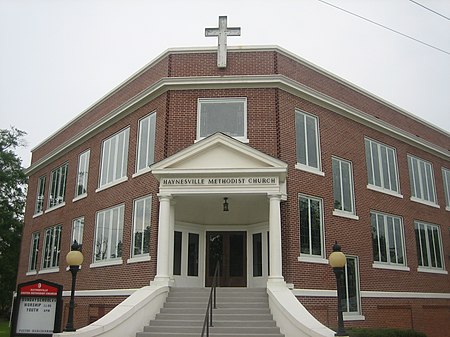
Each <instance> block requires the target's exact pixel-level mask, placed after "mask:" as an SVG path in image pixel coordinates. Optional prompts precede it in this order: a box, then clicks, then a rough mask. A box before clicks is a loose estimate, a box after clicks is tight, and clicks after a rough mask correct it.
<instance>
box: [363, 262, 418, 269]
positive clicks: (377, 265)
mask: <svg viewBox="0 0 450 337" xmlns="http://www.w3.org/2000/svg"><path fill="white" fill-rule="evenodd" d="M372 268H377V269H389V270H398V271H411V269H410V268H409V267H408V266H402V265H395V264H382V263H377V262H374V263H372Z"/></svg>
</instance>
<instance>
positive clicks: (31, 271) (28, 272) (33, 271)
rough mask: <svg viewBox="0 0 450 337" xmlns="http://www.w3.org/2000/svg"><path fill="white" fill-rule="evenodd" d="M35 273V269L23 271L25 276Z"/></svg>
mask: <svg viewBox="0 0 450 337" xmlns="http://www.w3.org/2000/svg"><path fill="white" fill-rule="evenodd" d="M32 275H37V270H30V271H27V272H26V273H25V276H32Z"/></svg>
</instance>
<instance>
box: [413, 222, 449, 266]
mask: <svg viewBox="0 0 450 337" xmlns="http://www.w3.org/2000/svg"><path fill="white" fill-rule="evenodd" d="M414 225H415V230H416V246H417V258H418V263H419V267H423V268H426V269H444V262H443V258H442V256H443V254H442V240H441V231H440V229H439V226H436V225H432V224H427V223H423V222H419V221H416V222H415V223H414Z"/></svg>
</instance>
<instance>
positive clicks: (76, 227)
mask: <svg viewBox="0 0 450 337" xmlns="http://www.w3.org/2000/svg"><path fill="white" fill-rule="evenodd" d="M83 230H84V217H81V218H78V219H75V220H73V222H72V241H71V243H70V244H72V243H73V242H74V241H76V242H77V243H78V244H79V245H80V246H81V245H82V244H83Z"/></svg>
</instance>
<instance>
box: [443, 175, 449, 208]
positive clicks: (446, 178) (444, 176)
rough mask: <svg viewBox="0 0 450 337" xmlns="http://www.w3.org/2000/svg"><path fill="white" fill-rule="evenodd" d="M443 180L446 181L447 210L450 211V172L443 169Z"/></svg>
mask: <svg viewBox="0 0 450 337" xmlns="http://www.w3.org/2000/svg"><path fill="white" fill-rule="evenodd" d="M442 179H443V180H444V193H445V206H446V207H445V209H446V210H447V211H450V170H449V169H446V168H442Z"/></svg>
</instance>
